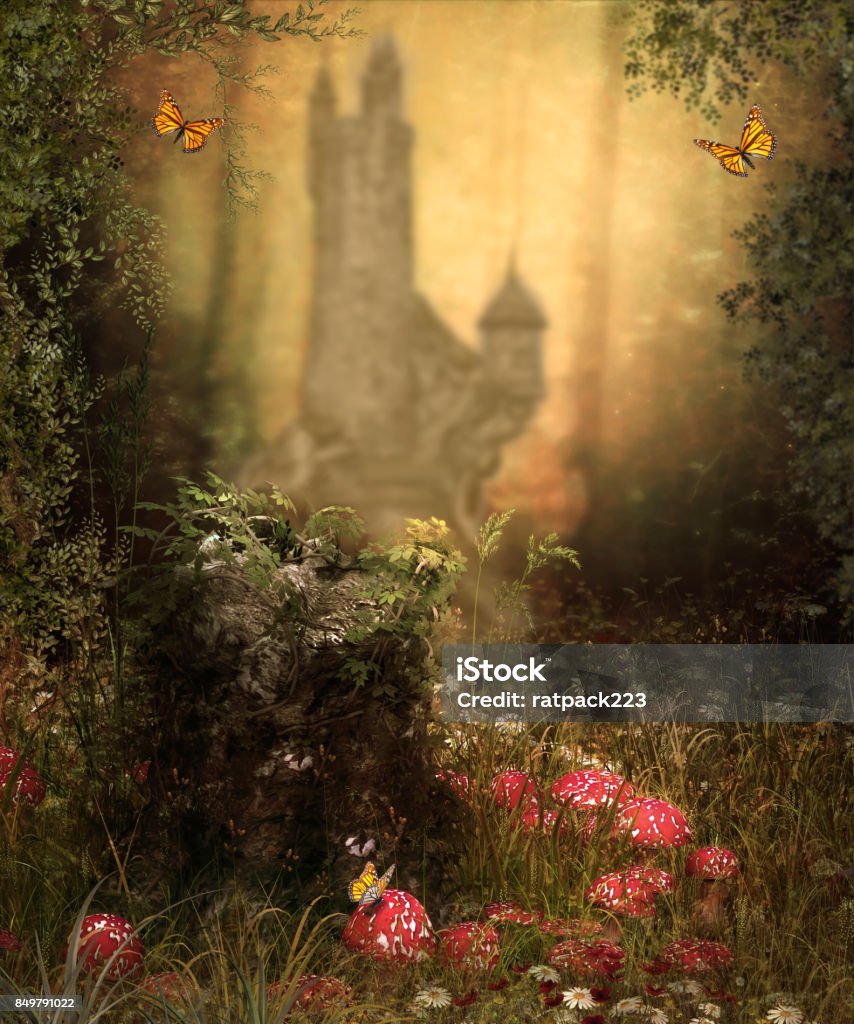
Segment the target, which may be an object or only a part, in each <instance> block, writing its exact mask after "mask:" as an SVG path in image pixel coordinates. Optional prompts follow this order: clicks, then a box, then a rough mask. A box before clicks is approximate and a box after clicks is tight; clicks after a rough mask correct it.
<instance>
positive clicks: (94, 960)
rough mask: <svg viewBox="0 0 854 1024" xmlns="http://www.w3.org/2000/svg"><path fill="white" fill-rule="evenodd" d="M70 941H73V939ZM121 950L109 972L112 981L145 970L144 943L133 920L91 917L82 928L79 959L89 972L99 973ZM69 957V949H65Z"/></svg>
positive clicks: (115, 917) (84, 922)
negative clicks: (143, 968) (143, 959)
mask: <svg viewBox="0 0 854 1024" xmlns="http://www.w3.org/2000/svg"><path fill="white" fill-rule="evenodd" d="M69 941H70V940H69ZM118 949H121V952H119V953H118V954H117V955H116V957H115V959H114V960H113V962H112V963H111V964H110V967H109V969H108V971H107V977H108V978H111V979H115V978H123V977H126V976H127V975H129V974H132V973H133V972H134V971H137V970H139V969H140V968H141V967H142V941H141V939H140V937H139V933H138V932H137V931H136V929H135V928H134V926H133V925H132V924H131V922H130V921H128V920H126V919H125V918H123V917H119V916H118V914H89V915H88V916H87V917H84V918H83V921H82V923H81V925H80V941H79V943H78V949H77V959H78V962H79V961H80V958H81V957H84V959H83V962H82V964H81V967H82V969H83V970H84V971H85V972H86V973H90V972H93V971H99V970H100V969H101V968H102V966H103V965H104V964H106V963H107V961H108V960H109V959H110V957H112V956H113V954H114V953H115V952H116V950H118ZM65 951H66V954H67V952H68V946H66V947H65Z"/></svg>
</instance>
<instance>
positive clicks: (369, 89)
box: [362, 36, 402, 121]
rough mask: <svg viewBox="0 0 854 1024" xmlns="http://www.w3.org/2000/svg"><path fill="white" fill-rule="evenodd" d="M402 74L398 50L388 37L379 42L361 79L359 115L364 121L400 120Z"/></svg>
mask: <svg viewBox="0 0 854 1024" xmlns="http://www.w3.org/2000/svg"><path fill="white" fill-rule="evenodd" d="M401 85H402V74H401V67H400V60H399V59H398V56H397V47H396V46H395V45H394V40H393V39H392V38H391V36H386V37H385V38H381V39H378V40H377V42H376V44H375V45H374V49H373V52H372V53H371V58H370V60H369V61H368V66H367V68H366V70H365V73H364V75H363V76H362V112H363V114H364V115H365V117H377V118H379V117H386V118H389V119H392V120H395V121H399V120H400V116H401V110H402V106H401V95H400V94H401Z"/></svg>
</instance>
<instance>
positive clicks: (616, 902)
mask: <svg viewBox="0 0 854 1024" xmlns="http://www.w3.org/2000/svg"><path fill="white" fill-rule="evenodd" d="M672 890H673V877H672V876H671V875H670V874H668V872H666V871H660V870H659V869H657V868H645V867H642V866H636V867H631V868H626V869H624V870H622V871H611V872H609V873H608V874H606V875H602V877H601V878H597V879H596V881H595V882H593V884H592V885H590V886H589V887H588V888H587V891H586V892H585V893H584V898H585V899H586V900H587V901H588V902H589V903H592V904H593V905H594V906H595V907H601V908H602V909H603V910H610V911H611V913H612V914H616V915H618V916H619V917H635V918H641V917H654V916H655V897H656V894H657V893H660V892H672ZM621 931H622V929H621V928H620V925H619V923H618V922H617V921H616V920H614V919H613V918H612V919H611V920H610V921H608V923H607V924H606V925H605V929H604V934H605V936H606V937H607V938H609V939H617V938H619V937H620V933H621Z"/></svg>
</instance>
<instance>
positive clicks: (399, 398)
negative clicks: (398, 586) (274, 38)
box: [244, 38, 546, 537]
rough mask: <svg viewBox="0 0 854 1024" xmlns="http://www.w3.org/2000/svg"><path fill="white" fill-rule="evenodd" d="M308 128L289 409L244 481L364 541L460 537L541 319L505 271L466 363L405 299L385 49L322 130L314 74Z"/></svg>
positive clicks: (531, 376) (537, 391) (471, 518)
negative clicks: (299, 366)
mask: <svg viewBox="0 0 854 1024" xmlns="http://www.w3.org/2000/svg"><path fill="white" fill-rule="evenodd" d="M309 120H310V139H309V143H310V145H309V166H308V180H309V188H310V190H311V195H312V198H313V200H314V209H315V264H314V281H313V299H312V310H311V328H310V343H309V347H308V352H307V358H306V365H305V371H304V378H303V385H302V408H301V413H300V416H299V417H298V419H297V420H295V421H294V422H292V423H291V424H290V425H289V426H288V427H287V428H286V429H285V431H284V433H283V435H282V436H281V437H280V438H279V439H278V440H277V441H276V442H275V443H274V445H273V446H272V448H271V449H269V450H267V451H265V452H264V453H262V454H261V455H259V456H257V457H256V458H255V459H254V460H253V462H252V464H251V465H250V466H248V467H246V470H247V473H245V474H244V476H245V477H246V478H247V479H248V480H249V482H251V483H252V484H253V485H258V484H260V483H261V482H262V481H272V482H275V483H276V484H278V485H279V486H280V487H281V489H282V490H283V491H285V493H287V494H289V495H290V496H292V497H293V498H295V499H299V500H303V499H305V500H307V501H309V502H311V504H312V506H313V507H315V508H319V507H322V506H324V505H329V504H341V505H351V506H353V507H355V508H356V509H357V510H358V511H359V513H360V514H361V515H363V516H364V517H365V519H366V521H367V524H368V528H369V530H370V531H371V532H372V533H374V534H377V533H382V532H384V531H386V530H389V529H397V528H399V526H400V522H401V518H402V517H403V516H418V517H421V518H426V517H429V516H431V515H435V516H439V517H440V518H443V519H445V520H447V521H448V522H449V524H450V525H451V526H453V527H454V528H455V529H457V530H459V531H461V533H462V535H463V536H466V535H468V536H469V537H471V536H473V534H474V531H475V530H476V529H477V526H478V525H479V524H480V519H481V516H482V513H483V509H482V504H483V502H482V486H483V483H484V481H485V480H487V479H488V478H489V477H490V476H492V475H493V474H494V473H495V472H496V470H497V468H498V466H499V462H500V454H501V448H502V446H503V445H504V444H506V442H508V441H509V440H511V439H512V438H515V437H517V436H518V435H519V434H520V433H521V431H522V429H523V428H524V426H525V425H526V423H527V422H528V421H529V420H530V418H531V416H532V414H533V412H534V410H535V409H536V407H537V405H538V404H539V402H540V401H541V400H542V397H543V393H544V385H543V369H542V352H541V336H542V332H543V328H544V327H545V325H546V320H545V318H544V316H543V313H542V311H541V310H540V308H539V306H538V305H537V303H536V301H535V300H534V298H533V297H532V296H531V294H530V293H529V292H528V290H527V289H526V288H525V286H524V285H523V284H522V282H521V281H520V279H519V277H518V275H517V274H516V271H515V269H514V267H513V266H512V265H511V266H510V268H509V270H508V273H507V276H506V279H505V281H504V283H503V285H502V286H501V287H500V288H499V290H498V292H497V294H496V295H495V296H494V297H493V298H492V300H491V301H490V302H489V303H488V304H487V306H486V308H485V309H484V312H483V314H482V315H481V317H480V320H479V322H478V326H479V328H480V332H481V345H480V350H479V351H477V350H475V349H473V348H471V347H469V346H468V345H465V344H464V343H463V342H461V341H460V340H459V339H458V338H456V337H455V336H454V334H453V333H452V332H451V331H450V329H449V328H448V327H447V326H446V325H445V324H444V323H443V322H442V321H441V319H440V318H439V317H438V316H437V314H436V313H435V311H434V310H433V309H432V307H431V306H430V304H429V302H428V301H427V300H426V299H425V298H424V297H423V296H422V295H420V294H418V292H416V291H415V289H414V285H413V243H412V184H411V181H412V173H411V154H412V143H413V131H412V127H411V126H410V125H408V124H407V123H406V122H405V121H403V120H402V114H401V66H400V62H399V60H398V57H397V53H396V50H395V46H394V43H393V42H392V40H391V39H389V38H386V39H383V40H380V41H379V42H378V43H377V44H376V45H375V46H374V49H373V52H372V54H371V57H370V60H369V63H368V67H367V70H366V71H365V73H364V76H363V78H362V109H361V114H360V115H359V116H356V117H339V116H336V97H335V91H334V88H333V84H332V80H331V78H330V75H329V72H328V70H326V69H325V68H324V69H322V70H321V71H320V72H319V74H318V76H317V80H316V83H315V86H314V91H313V92H312V95H311V99H310V118H309ZM484 173H486V171H485V172H484Z"/></svg>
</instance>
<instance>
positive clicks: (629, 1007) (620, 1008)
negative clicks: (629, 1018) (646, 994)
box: [611, 996, 643, 1014]
mask: <svg viewBox="0 0 854 1024" xmlns="http://www.w3.org/2000/svg"><path fill="white" fill-rule="evenodd" d="M642 1011H643V1000H642V999H641V998H640V996H629V998H628V999H621V1000H620V1001H619V1002H618V1003H614V1008H613V1009H612V1010H611V1013H619V1014H623V1013H641V1012H642Z"/></svg>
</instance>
